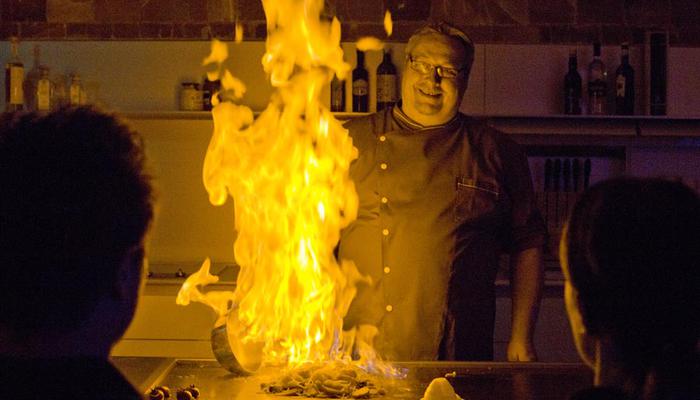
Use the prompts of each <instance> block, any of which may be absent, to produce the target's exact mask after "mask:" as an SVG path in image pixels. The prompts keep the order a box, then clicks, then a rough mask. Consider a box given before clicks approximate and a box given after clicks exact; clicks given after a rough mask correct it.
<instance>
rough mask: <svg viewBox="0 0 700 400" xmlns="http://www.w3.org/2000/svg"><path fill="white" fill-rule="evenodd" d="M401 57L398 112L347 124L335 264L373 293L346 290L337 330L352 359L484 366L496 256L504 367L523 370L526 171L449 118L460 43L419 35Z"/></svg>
mask: <svg viewBox="0 0 700 400" xmlns="http://www.w3.org/2000/svg"><path fill="white" fill-rule="evenodd" d="M406 54H407V57H406V67H405V68H404V71H403V77H402V82H401V90H402V100H401V102H399V103H398V105H397V106H396V107H393V108H390V109H387V110H383V111H381V112H379V113H376V114H373V115H370V116H368V117H364V118H358V119H354V120H351V121H350V122H349V123H348V124H347V128H348V129H349V131H350V135H351V136H352V138H353V144H354V145H355V146H356V147H357V148H358V150H359V158H358V159H357V160H355V161H354V162H353V164H352V165H351V169H350V174H351V176H352V178H353V180H354V182H355V185H356V188H357V192H358V195H359V199H360V204H359V211H358V217H357V219H356V220H355V221H354V222H353V223H352V224H351V225H350V226H348V227H347V228H346V229H344V230H343V232H342V235H341V241H340V246H339V257H340V258H341V259H349V260H353V261H354V262H355V264H356V265H357V267H358V268H359V269H360V271H361V272H363V273H365V274H367V275H369V276H370V277H371V278H372V284H370V285H361V286H360V287H358V293H357V296H356V297H355V299H354V301H353V303H352V305H351V307H350V310H349V311H348V315H347V316H346V318H345V320H344V324H345V328H346V329H348V330H353V329H354V331H355V335H356V336H355V337H356V341H355V343H356V349H357V348H359V349H366V348H367V346H363V345H366V344H369V345H373V346H374V348H375V349H376V351H377V353H378V354H379V355H380V356H382V357H384V358H385V359H388V360H433V359H443V360H491V359H493V328H494V315H495V293H494V281H495V277H496V272H497V270H498V264H499V256H500V254H502V253H508V254H509V255H510V257H509V259H510V264H511V268H510V270H511V287H512V310H513V312H512V331H511V337H510V342H509V344H508V350H507V353H508V354H507V358H508V360H511V361H533V360H535V359H536V354H535V349H534V347H533V344H532V336H533V330H534V324H535V321H536V319H537V313H538V308H539V302H540V296H541V290H542V281H543V271H542V247H543V245H544V243H545V242H546V230H545V227H544V224H543V222H542V218H541V217H540V215H539V213H538V210H537V208H536V206H535V201H534V194H533V190H532V184H531V182H530V174H529V168H528V164H527V158H526V157H525V155H524V153H523V152H522V151H521V150H520V149H519V147H518V146H517V145H516V144H515V143H514V142H512V141H511V140H509V139H508V138H507V137H505V136H504V135H502V134H501V133H499V132H498V131H496V130H494V129H493V128H490V127H488V126H486V125H485V124H484V123H483V122H482V121H479V120H477V119H474V118H471V117H468V116H466V115H464V114H462V113H460V112H459V107H460V104H461V102H462V97H463V96H464V92H465V90H466V89H467V83H468V80H469V72H470V69H471V65H472V63H473V60H474V46H473V44H472V42H471V41H470V40H469V38H468V37H467V36H466V35H465V34H464V33H463V32H461V31H460V30H458V29H456V28H454V27H451V26H449V25H447V24H445V23H438V24H432V25H429V26H427V27H424V28H421V29H419V30H418V31H417V32H415V33H414V35H413V36H412V37H411V38H410V40H409V42H408V44H407V46H406ZM361 356H367V355H366V354H361Z"/></svg>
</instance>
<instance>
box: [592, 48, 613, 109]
mask: <svg viewBox="0 0 700 400" xmlns="http://www.w3.org/2000/svg"><path fill="white" fill-rule="evenodd" d="M607 98H608V72H607V70H606V68H605V63H603V60H601V59H600V42H595V43H594V44H593V60H592V61H591V63H590V64H589V65H588V113H589V114H593V115H604V114H607V107H606V102H607Z"/></svg>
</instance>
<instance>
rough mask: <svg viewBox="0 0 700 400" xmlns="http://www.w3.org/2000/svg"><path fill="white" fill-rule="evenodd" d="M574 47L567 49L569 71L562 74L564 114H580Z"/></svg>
mask: <svg viewBox="0 0 700 400" xmlns="http://www.w3.org/2000/svg"><path fill="white" fill-rule="evenodd" d="M577 68H578V58H577V55H576V49H571V50H570V51H569V72H567V73H566V75H565V76H564V114H576V115H578V114H581V75H579V73H578V70H577Z"/></svg>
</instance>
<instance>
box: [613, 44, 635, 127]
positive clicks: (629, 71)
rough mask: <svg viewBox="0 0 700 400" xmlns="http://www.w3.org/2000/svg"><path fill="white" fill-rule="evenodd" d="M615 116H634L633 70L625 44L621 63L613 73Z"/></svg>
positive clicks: (627, 46)
mask: <svg viewBox="0 0 700 400" xmlns="http://www.w3.org/2000/svg"><path fill="white" fill-rule="evenodd" d="M615 114H618V115H632V114H634V69H633V68H632V66H631V65H630V50H629V45H628V44H627V43H622V56H621V62H620V66H619V67H617V71H616V72H615Z"/></svg>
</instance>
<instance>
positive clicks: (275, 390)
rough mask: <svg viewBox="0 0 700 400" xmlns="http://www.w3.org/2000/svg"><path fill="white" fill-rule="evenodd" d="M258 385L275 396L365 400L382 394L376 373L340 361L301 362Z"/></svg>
mask: <svg viewBox="0 0 700 400" xmlns="http://www.w3.org/2000/svg"><path fill="white" fill-rule="evenodd" d="M260 386H261V389H262V390H263V391H264V392H265V393H270V394H275V395H278V396H306V397H325V398H341V397H342V398H355V399H367V398H371V397H378V396H383V395H384V394H386V391H385V390H384V389H383V388H382V387H381V385H380V381H379V378H378V377H377V376H376V375H372V374H369V373H367V372H365V371H364V370H362V369H361V368H359V367H357V366H355V365H353V364H349V363H344V362H340V361H334V362H327V363H308V364H303V365H300V366H298V367H294V368H291V369H289V370H287V371H286V372H285V373H284V374H283V375H282V376H280V377H277V378H276V379H275V380H274V381H273V382H270V383H263V384H261V385H260Z"/></svg>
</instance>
